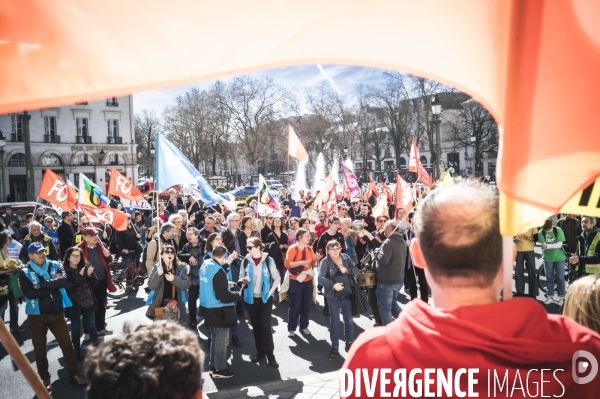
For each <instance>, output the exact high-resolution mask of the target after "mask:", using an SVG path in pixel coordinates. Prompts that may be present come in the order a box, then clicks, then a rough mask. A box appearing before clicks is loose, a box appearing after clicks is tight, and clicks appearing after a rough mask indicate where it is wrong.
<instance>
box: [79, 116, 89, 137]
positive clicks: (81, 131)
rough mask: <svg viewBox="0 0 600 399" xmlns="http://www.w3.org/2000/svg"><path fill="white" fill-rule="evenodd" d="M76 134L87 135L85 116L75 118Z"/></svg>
mask: <svg viewBox="0 0 600 399" xmlns="http://www.w3.org/2000/svg"><path fill="white" fill-rule="evenodd" d="M76 123H77V135H78V136H87V135H88V119H87V118H77V119H76Z"/></svg>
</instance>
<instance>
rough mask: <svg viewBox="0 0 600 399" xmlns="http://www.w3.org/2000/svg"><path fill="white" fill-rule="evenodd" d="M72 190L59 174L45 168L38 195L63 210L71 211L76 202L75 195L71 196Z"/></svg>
mask: <svg viewBox="0 0 600 399" xmlns="http://www.w3.org/2000/svg"><path fill="white" fill-rule="evenodd" d="M72 191H73V190H72V189H70V187H69V186H68V185H67V183H65V181H64V180H63V179H61V178H60V176H58V175H57V174H56V173H54V172H53V171H51V170H50V169H46V172H45V173H44V179H43V180H42V185H41V186H40V191H39V193H38V197H40V198H41V199H44V200H46V201H48V202H50V203H52V204H54V205H56V206H58V207H60V208H62V209H64V210H65V211H72V210H73V208H75V202H76V197H74V196H73V193H72Z"/></svg>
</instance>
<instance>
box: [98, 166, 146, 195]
mask: <svg viewBox="0 0 600 399" xmlns="http://www.w3.org/2000/svg"><path fill="white" fill-rule="evenodd" d="M107 193H108V194H112V195H116V196H118V197H123V198H125V199H128V200H130V201H143V199H144V198H142V192H141V191H140V190H138V189H137V188H136V187H135V186H134V185H133V184H132V183H131V180H129V179H128V178H127V177H125V176H123V175H122V174H121V173H119V171H118V170H116V169H115V168H110V182H109V183H108V190H107Z"/></svg>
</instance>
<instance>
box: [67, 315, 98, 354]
mask: <svg viewBox="0 0 600 399" xmlns="http://www.w3.org/2000/svg"><path fill="white" fill-rule="evenodd" d="M102 306H104V304H102ZM79 313H80V316H79V317H77V318H71V341H73V349H75V353H77V355H81V317H82V316H83V324H85V328H86V329H87V332H88V334H90V339H91V341H92V343H93V344H94V345H98V330H96V319H95V316H94V308H93V307H92V306H89V307H87V308H79Z"/></svg>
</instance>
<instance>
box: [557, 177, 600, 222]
mask: <svg viewBox="0 0 600 399" xmlns="http://www.w3.org/2000/svg"><path fill="white" fill-rule="evenodd" d="M560 212H561V213H572V214H574V215H586V216H596V217H600V177H599V178H597V179H596V181H594V182H592V184H590V185H589V186H587V187H586V188H585V189H583V190H581V191H580V192H578V193H577V194H575V195H574V196H573V197H572V198H571V199H570V200H568V201H567V202H566V203H565V204H564V205H563V206H562V207H561V208H560Z"/></svg>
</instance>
